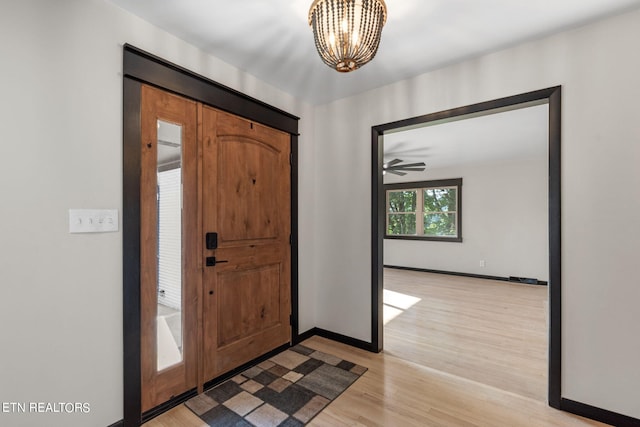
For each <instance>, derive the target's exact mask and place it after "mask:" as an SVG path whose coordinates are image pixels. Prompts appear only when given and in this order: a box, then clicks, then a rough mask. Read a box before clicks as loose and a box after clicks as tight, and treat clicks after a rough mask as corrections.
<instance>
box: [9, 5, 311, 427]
mask: <svg viewBox="0 0 640 427" xmlns="http://www.w3.org/2000/svg"><path fill="white" fill-rule="evenodd" d="M1 8H2V13H0V58H2V67H0V94H1V95H0V96H1V99H2V101H1V102H0V129H1V131H0V135H2V138H3V141H2V142H3V143H2V148H3V159H4V161H3V167H2V168H1V169H0V194H1V195H2V204H1V206H0V236H1V237H0V239H1V242H2V244H1V246H0V259H1V260H2V261H1V268H0V283H1V285H2V295H3V297H2V298H1V299H0V324H2V325H3V326H2V338H1V342H2V347H1V348H2V350H1V351H0V401H1V402H88V403H90V405H91V412H90V413H89V414H73V415H65V414H51V413H49V414H7V413H2V412H0V425H11V426H36V425H38V426H40V425H49V426H69V427H73V426H79V427H80V426H81V427H86V426H105V425H109V424H111V423H113V422H115V421H117V420H119V419H122V415H123V414H122V374H123V370H122V341H123V335H122V234H121V232H118V233H108V234H90V235H77V234H76V235H70V234H69V233H68V232H67V231H68V219H67V211H68V209H69V208H118V209H119V210H120V212H122V44H123V43H131V44H133V45H135V46H137V47H140V48H142V49H144V50H147V51H149V52H151V53H154V54H156V55H159V56H160V57H163V58H165V59H167V60H169V61H172V62H175V63H178V64H179V65H181V66H184V67H186V68H188V69H191V70H193V71H195V72H197V73H200V74H204V75H206V76H208V77H210V78H211V79H213V80H216V81H218V82H220V83H222V84H225V85H227V86H230V87H232V88H234V89H237V90H239V91H241V92H244V93H246V94H248V95H250V96H253V97H255V98H258V99H260V100H262V101H265V102H267V103H270V104H272V105H274V106H276V107H278V108H281V109H283V110H286V111H289V112H291V113H293V114H296V115H298V116H300V117H301V118H302V120H301V121H300V133H301V136H300V139H299V141H300V163H301V166H300V169H301V172H302V173H301V177H300V182H299V184H300V194H301V196H302V197H301V202H300V206H299V208H300V242H301V245H300V313H301V319H300V326H301V331H304V330H305V329H309V328H311V327H313V326H315V305H314V298H313V292H314V286H313V280H314V278H313V273H314V272H313V270H312V268H311V265H312V262H313V256H312V254H313V251H314V248H313V245H312V241H313V227H312V226H311V224H313V221H314V215H315V213H314V212H315V207H314V201H313V199H312V196H313V194H314V188H313V185H314V184H313V173H314V168H315V166H314V163H313V162H312V161H311V159H312V157H313V148H312V141H313V137H312V135H313V129H314V122H313V109H312V108H311V107H310V106H309V105H306V104H303V103H300V102H297V101H296V100H295V99H294V98H292V97H291V96H289V95H286V94H284V93H282V92H280V91H279V90H277V89H275V88H273V87H271V86H268V85H266V84H264V83H262V82H260V81H259V80H257V79H255V78H254V77H252V76H250V75H248V74H245V73H243V72H240V71H239V70H237V69H234V68H232V67H230V66H228V65H226V64H224V63H223V62H221V61H219V60H217V59H215V58H212V57H210V56H207V55H205V54H204V53H202V52H201V51H199V50H198V49H196V48H194V47H192V46H190V45H188V44H186V43H184V42H182V41H181V40H178V39H176V38H175V37H172V36H170V35H168V34H167V33H165V32H163V31H160V30H159V29H157V28H155V27H153V26H151V25H149V24H147V23H145V22H144V21H141V20H140V19H138V18H137V17H135V16H133V15H130V14H128V13H125V12H124V11H122V10H120V9H119V8H116V7H115V6H113V5H111V4H108V3H106V2H103V1H102V0H57V1H48V0H40V1H38V0H23V1H11V2H10V1H8V0H2V2H1Z"/></svg>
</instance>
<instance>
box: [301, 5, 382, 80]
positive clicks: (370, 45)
mask: <svg viewBox="0 0 640 427" xmlns="http://www.w3.org/2000/svg"><path fill="white" fill-rule="evenodd" d="M386 20H387V6H386V5H385V3H384V0H315V1H314V2H313V4H312V5H311V8H310V9H309V25H310V26H311V29H312V30H313V38H314V40H315V42H316V49H317V50H318V53H319V54H320V57H321V58H322V61H324V63H325V64H327V65H328V66H329V67H331V68H334V69H335V70H337V71H340V72H343V73H346V72H349V71H353V70H356V69H358V68H360V67H361V66H363V65H364V64H366V63H367V62H369V61H371V60H372V59H373V57H374V56H375V54H376V52H377V51H378V45H379V44H380V34H381V33H382V26H383V25H384V24H385V22H386Z"/></svg>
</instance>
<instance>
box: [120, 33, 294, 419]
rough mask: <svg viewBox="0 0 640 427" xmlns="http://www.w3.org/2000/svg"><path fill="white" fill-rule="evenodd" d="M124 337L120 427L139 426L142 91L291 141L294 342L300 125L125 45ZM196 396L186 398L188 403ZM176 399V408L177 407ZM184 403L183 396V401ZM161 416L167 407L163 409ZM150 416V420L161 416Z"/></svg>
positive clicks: (275, 110) (291, 117)
mask: <svg viewBox="0 0 640 427" xmlns="http://www.w3.org/2000/svg"><path fill="white" fill-rule="evenodd" d="M123 77H124V78H123V175H122V179H123V183H122V185H123V199H122V204H123V207H122V209H123V214H122V217H123V220H122V236H123V237H122V239H123V332H124V342H123V345H124V365H123V367H124V393H123V398H124V406H123V412H124V426H125V427H132V426H139V425H141V424H142V422H143V414H142V411H141V408H142V405H141V379H140V378H141V363H140V138H141V135H140V101H141V100H140V87H141V84H142V83H146V84H150V85H153V86H156V87H158V88H160V89H163V90H166V91H169V92H173V93H175V94H177V95H181V96H183V97H186V98H190V99H193V100H195V101H199V102H202V103H204V104H207V105H210V106H212V107H215V108H218V109H221V110H224V111H227V112H229V113H232V114H235V115H237V116H240V117H244V118H247V119H250V120H253V121H255V122H258V123H262V124H264V125H266V126H270V127H272V128H275V129H278V130H282V131H284V132H287V133H289V134H290V135H291V301H292V302H291V330H292V337H291V339H292V341H296V340H297V336H298V301H297V298H298V212H297V207H298V185H297V177H298V171H297V167H298V166H297V154H298V120H299V118H298V117H296V116H294V115H292V114H289V113H287V112H285V111H282V110H280V109H278V108H275V107H272V106H270V105H268V104H266V103H264V102H262V101H259V100H257V99H255V98H251V97H249V96H247V95H244V94H242V93H240V92H238V91H236V90H233V89H231V88H228V87H226V86H223V85H221V84H219V83H216V82H214V81H213V80H210V79H207V78H206V77H203V76H200V75H198V74H195V73H193V72H191V71H189V70H186V69H185V68H182V67H180V66H178V65H175V64H172V63H170V62H167V61H164V60H163V59H161V58H158V57H156V56H154V55H152V54H150V53H148V52H144V51H142V50H140V49H138V48H136V47H133V46H131V45H128V44H125V45H124V53H123ZM193 393H194V391H190V392H187V393H186V394H185V396H186V397H189V396H190V395H192V394H193ZM180 400H181V398H180V396H178V397H177V398H176V401H175V402H172V403H174V404H177V403H179V401H180ZM182 400H184V396H183V399H182ZM161 406H162V407H159V408H158V409H159V411H163V410H166V409H169V408H170V407H171V405H170V404H169V405H161ZM159 411H157V410H151V411H149V412H150V414H148V415H151V416H155V415H157V414H158V413H159Z"/></svg>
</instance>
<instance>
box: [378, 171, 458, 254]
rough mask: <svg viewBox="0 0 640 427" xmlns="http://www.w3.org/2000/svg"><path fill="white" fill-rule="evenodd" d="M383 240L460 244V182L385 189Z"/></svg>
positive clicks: (448, 181)
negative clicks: (385, 224)
mask: <svg viewBox="0 0 640 427" xmlns="http://www.w3.org/2000/svg"><path fill="white" fill-rule="evenodd" d="M385 190H386V194H387V227H386V236H385V238H389V239H418V240H439V241H451V242H461V241H462V224H461V222H462V221H461V209H462V207H461V201H462V178H457V179H447V180H438V181H421V182H406V183H399V184H387V185H385Z"/></svg>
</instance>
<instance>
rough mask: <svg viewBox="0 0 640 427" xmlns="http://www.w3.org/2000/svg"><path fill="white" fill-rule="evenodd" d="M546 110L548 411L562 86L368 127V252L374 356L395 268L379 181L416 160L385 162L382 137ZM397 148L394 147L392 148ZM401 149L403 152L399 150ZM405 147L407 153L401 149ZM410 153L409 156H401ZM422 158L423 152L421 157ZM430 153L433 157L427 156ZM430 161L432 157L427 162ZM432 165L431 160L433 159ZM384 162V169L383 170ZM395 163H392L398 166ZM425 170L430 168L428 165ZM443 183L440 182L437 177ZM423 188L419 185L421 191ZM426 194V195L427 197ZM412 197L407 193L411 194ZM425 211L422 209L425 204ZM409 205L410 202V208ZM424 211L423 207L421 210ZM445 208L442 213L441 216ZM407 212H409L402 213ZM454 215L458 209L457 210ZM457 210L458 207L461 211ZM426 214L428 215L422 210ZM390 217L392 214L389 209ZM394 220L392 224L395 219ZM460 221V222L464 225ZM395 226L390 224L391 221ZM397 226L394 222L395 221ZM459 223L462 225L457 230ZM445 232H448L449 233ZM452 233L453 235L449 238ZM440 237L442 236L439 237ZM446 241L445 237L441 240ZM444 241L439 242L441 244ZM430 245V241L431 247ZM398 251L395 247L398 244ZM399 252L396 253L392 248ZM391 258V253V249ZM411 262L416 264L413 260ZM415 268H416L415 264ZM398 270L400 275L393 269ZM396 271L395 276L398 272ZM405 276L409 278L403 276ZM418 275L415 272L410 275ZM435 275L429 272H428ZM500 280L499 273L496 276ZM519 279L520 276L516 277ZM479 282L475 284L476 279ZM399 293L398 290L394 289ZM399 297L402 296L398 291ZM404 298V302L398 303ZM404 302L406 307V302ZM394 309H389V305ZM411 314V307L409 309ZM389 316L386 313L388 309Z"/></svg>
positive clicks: (556, 390)
mask: <svg viewBox="0 0 640 427" xmlns="http://www.w3.org/2000/svg"><path fill="white" fill-rule="evenodd" d="M545 104H546V106H548V114H547V117H548V138H547V141H548V144H547V145H546V146H545V150H546V157H547V160H548V193H547V194H548V196H547V212H548V215H547V217H548V225H547V230H548V242H547V244H548V266H547V267H546V273H548V274H547V277H548V279H547V280H546V281H547V282H548V285H549V286H548V298H549V302H548V338H549V339H548V366H547V372H548V383H547V388H546V393H545V394H546V397H547V398H548V402H549V404H550V405H551V406H553V407H556V408H558V407H559V404H560V87H554V88H549V89H543V90H540V91H535V92H529V93H525V94H521V95H516V96H512V97H508V98H501V99H497V100H493V101H488V102H483V103H480V104H474V105H470V106H465V107H460V108H455V109H452V110H447V111H442V112H438V113H433V114H429V115H425V116H420V117H415V118H411V119H407V120H402V121H398V122H393V123H388V124H385V125H379V126H374V127H373V128H372V211H373V215H372V217H373V221H372V235H373V245H372V246H373V248H372V316H371V321H372V344H373V347H374V348H376V349H377V350H378V351H381V350H382V349H383V339H384V303H385V290H384V274H385V273H384V265H385V261H387V263H388V264H393V262H391V261H392V260H391V259H386V258H385V257H386V254H385V250H386V249H390V248H388V247H386V246H385V245H386V243H385V237H387V238H388V237H389V234H393V232H394V230H393V227H392V228H391V229H390V228H389V219H388V213H389V205H388V202H387V194H386V192H385V182H384V180H383V171H384V170H385V169H386V168H385V166H387V167H388V162H389V161H392V160H394V159H396V158H398V159H400V160H404V161H405V162H409V163H410V162H413V161H416V159H410V158H407V159H402V158H400V157H399V156H395V155H394V156H391V157H393V159H391V158H387V157H385V137H387V136H389V137H390V140H393V136H394V135H395V136H397V135H398V134H401V133H402V132H407V131H413V130H415V129H417V128H425V127H437V126H434V125H438V124H451V123H453V122H456V121H459V120H460V119H463V118H465V119H467V118H474V117H485V116H488V115H495V114H496V113H501V112H509V111H514V110H518V109H522V108H523V107H534V106H540V105H545ZM396 148H397V147H396ZM400 148H403V147H400ZM404 148H410V147H407V146H405V147H404ZM404 154H405V155H406V154H410V153H404ZM423 154H424V153H423ZM429 154H431V153H429ZM427 158H428V157H427ZM429 159H430V158H429ZM431 160H433V161H435V158H434V159H431ZM385 162H387V165H385ZM397 163H398V162H396V164H397ZM426 163H427V169H429V166H428V163H429V162H426ZM409 173H418V172H409ZM438 178H441V179H442V178H443V177H438ZM447 178H459V177H458V176H455V177H454V176H448V177H447ZM420 188H422V185H421V186H420ZM424 191H425V193H424V199H425V200H426V198H427V197H428V193H427V192H426V191H427V190H426V189H425V190H424ZM429 194H430V193H429ZM409 196H410V194H409ZM424 203H425V206H426V202H424ZM408 205H411V203H408ZM425 209H426V207H425ZM447 209H448V207H447V208H445V209H444V211H446V210H447ZM404 210H405V211H406V210H407V209H404ZM456 210H457V209H456ZM460 210H461V207H460ZM425 212H426V211H425ZM425 212H418V213H417V214H414V213H409V215H415V216H416V217H417V218H420V220H424V221H425V222H424V223H423V224H421V225H422V227H419V228H420V229H421V230H425V232H426V230H427V228H428V229H429V230H433V229H436V230H437V229H438V224H436V226H432V225H433V224H432V223H433V222H436V223H437V222H438V218H434V217H433V216H430V215H431V214H432V212H426V213H425ZM392 213H394V212H393V209H392ZM402 214H403V216H402V218H403V220H405V219H406V212H402ZM446 216H451V215H442V214H441V215H439V218H440V219H439V221H440V222H441V223H442V224H440V225H442V227H440V228H439V229H440V231H442V230H449V231H450V230H451V223H452V221H453V219H452V218H445V219H446V220H445V219H443V218H442V217H446ZM394 220H395V219H394ZM447 221H448V222H447ZM462 221H464V220H462ZM392 222H393V221H392ZM396 222H397V221H396ZM461 224H462V222H461V223H460V225H461ZM447 227H449V228H448V229H447ZM402 230H405V231H404V232H405V233H406V234H409V233H407V232H406V230H410V231H413V229H412V228H411V227H406V224H404V228H402ZM450 234H451V233H450ZM440 237H443V236H440ZM444 237H446V233H445V236H444ZM456 237H457V238H459V239H460V240H462V241H464V235H457V234H456ZM412 238H413V239H414V241H411V238H410V239H407V240H409V243H412V244H415V243H423V242H416V241H415V240H421V239H420V238H419V237H417V236H412ZM396 239H397V237H396V236H392V237H391V239H388V240H389V242H392V243H398V242H400V241H404V239H402V238H399V239H400V240H396ZM439 240H442V239H439ZM430 243H431V242H430ZM438 243H440V244H441V245H446V246H448V248H449V249H451V247H452V246H455V245H458V244H459V243H454V241H453V240H452V241H451V242H448V243H443V242H442V243H441V242H438ZM396 246H397V245H396ZM396 249H397V248H396ZM389 252H390V253H391V251H390V250H389ZM413 252H414V253H415V252H416V251H415V248H413ZM414 261H415V260H414ZM476 263H477V264H476V266H477V267H478V268H484V267H485V266H489V265H490V264H486V261H485V260H484V259H482V258H481V259H480V260H477V261H476ZM414 265H415V264H414ZM432 270H436V271H437V272H443V271H447V270H448V272H458V273H463V274H461V275H459V276H457V277H456V278H457V279H461V278H464V277H465V276H474V274H473V273H476V274H475V275H479V276H488V275H483V274H478V273H477V272H472V273H471V274H464V273H465V272H461V271H459V270H458V271H456V270H452V269H451V268H444V267H441V268H437V267H436V268H432ZM397 271H400V270H397ZM397 271H395V272H394V274H395V273H396V272H397ZM403 273H407V272H406V271H404V272H403ZM411 273H416V272H411ZM420 274H429V273H425V272H420ZM431 274H433V273H431ZM439 276H440V277H453V276H443V275H439ZM496 276H498V274H496ZM516 279H518V277H516ZM519 279H523V280H524V279H527V278H526V277H519ZM538 279H542V280H540V281H545V280H544V277H538ZM466 280H472V278H469V277H466ZM476 280H478V279H476ZM388 291H393V289H389V290H388ZM395 291H396V292H397V291H398V290H397V289H396V290H395ZM399 293H400V294H402V292H399ZM391 295H392V296H395V297H396V299H398V295H393V294H391ZM389 296H390V294H389V292H387V295H386V297H387V298H389ZM408 297H409V298H407V296H405V297H404V300H406V301H408V299H410V298H411V297H412V298H413V300H414V301H417V300H418V299H420V298H424V295H422V296H421V295H409V296H408ZM401 299H402V298H401ZM406 301H405V302H406ZM414 304H416V305H419V302H414ZM389 305H393V304H389ZM392 308H394V309H395V310H402V308H401V307H397V306H396V307H392ZM409 310H410V308H409ZM387 311H388V312H389V310H387Z"/></svg>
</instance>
